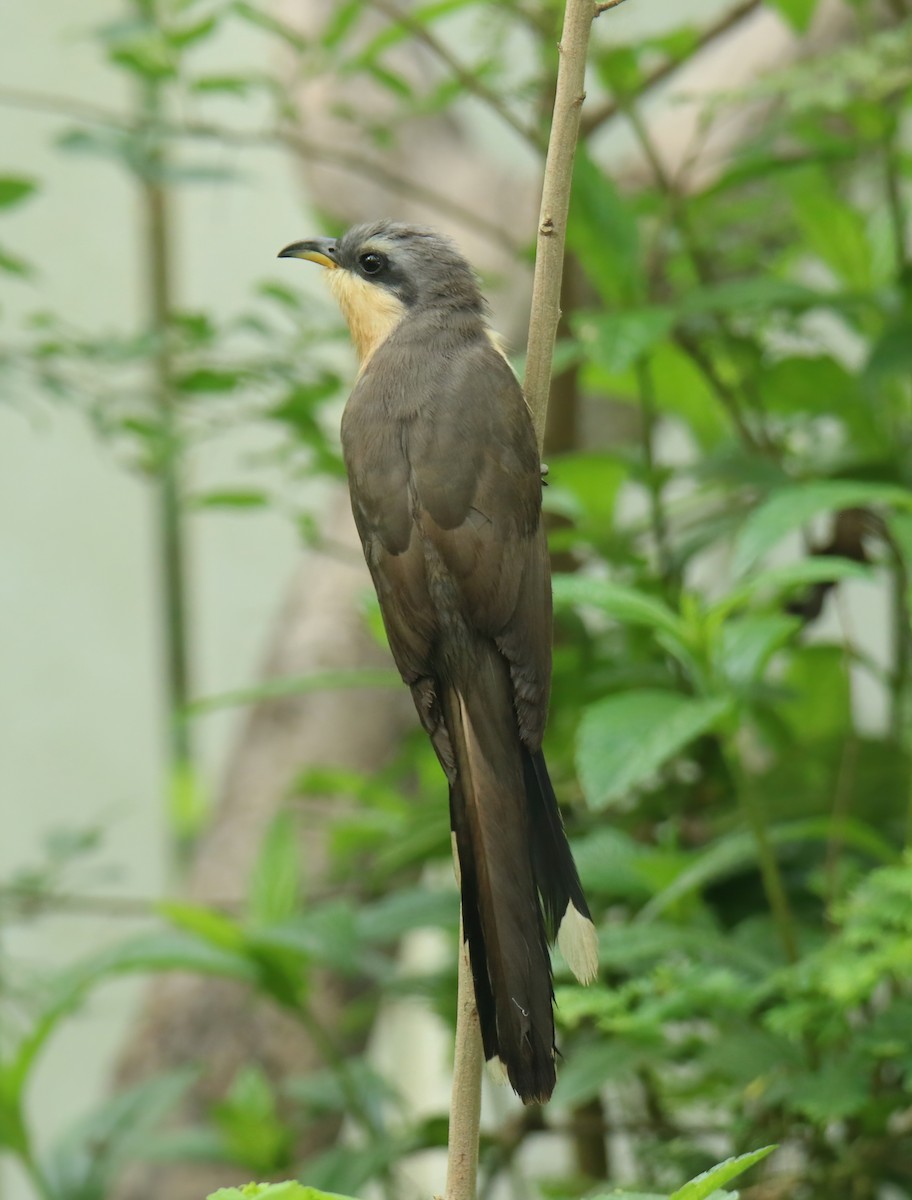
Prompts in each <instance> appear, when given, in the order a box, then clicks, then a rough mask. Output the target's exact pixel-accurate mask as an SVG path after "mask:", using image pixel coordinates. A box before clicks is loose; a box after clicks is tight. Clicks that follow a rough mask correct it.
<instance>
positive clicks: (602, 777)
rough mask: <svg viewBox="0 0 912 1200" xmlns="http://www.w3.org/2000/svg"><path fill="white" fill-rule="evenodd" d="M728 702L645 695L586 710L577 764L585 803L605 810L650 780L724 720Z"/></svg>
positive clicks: (614, 698) (650, 692)
mask: <svg viewBox="0 0 912 1200" xmlns="http://www.w3.org/2000/svg"><path fill="white" fill-rule="evenodd" d="M730 708H731V700H730V699H729V697H727V696H719V697H715V698H713V699H709V700H694V699H692V698H691V697H689V696H682V695H679V694H678V693H676V692H664V691H653V690H643V691H636V692H622V693H619V694H618V695H614V696H608V697H607V698H606V699H604V700H601V701H599V702H598V703H597V704H594V705H592V706H591V707H590V708H588V709H586V711H585V713H584V714H583V719H582V721H581V722H580V728H579V738H578V743H577V753H576V762H577V768H578V770H579V776H580V782H581V783H582V786H583V791H584V792H585V793H586V797H587V799H588V800H589V803H590V804H592V805H593V806H594V807H595V808H605V807H607V806H608V805H609V804H611V803H612V802H613V801H617V800H620V799H622V798H623V797H624V796H626V795H627V793H628V792H630V791H632V790H633V789H634V788H637V787H640V786H642V785H643V784H644V783H646V782H647V781H648V780H649V779H651V778H652V777H653V776H654V775H655V774H656V773H657V772H658V771H659V770H661V768H662V767H663V766H665V764H666V763H667V762H668V761H669V759H671V758H673V757H674V756H675V755H676V754H679V753H680V752H681V751H682V750H683V749H684V748H685V747H686V746H687V745H688V744H689V743H690V742H692V741H693V740H694V739H695V738H697V737H700V736H702V735H703V734H705V733H708V732H709V730H710V729H712V728H714V727H715V726H717V725H718V724H719V723H720V721H721V720H722V719H723V718H724V717H725V716H726V715H727V714H728V712H729V710H730Z"/></svg>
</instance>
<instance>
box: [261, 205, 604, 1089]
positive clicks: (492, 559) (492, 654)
mask: <svg viewBox="0 0 912 1200" xmlns="http://www.w3.org/2000/svg"><path fill="white" fill-rule="evenodd" d="M279 257H280V258H298V259H304V260H306V261H310V262H313V263H317V264H319V265H321V266H322V267H324V268H326V276H325V278H326V279H327V281H328V283H329V287H330V290H331V292H332V293H333V294H334V296H335V298H336V300H337V301H338V304H339V307H340V309H341V311H342V315H343V317H344V318H345V320H346V322H347V324H348V327H349V331H350V334H351V338H352V341H353V342H354V346H355V350H356V352H357V356H358V359H359V366H358V372H357V376H356V379H355V383H354V387H353V390H352V392H351V395H350V397H349V399H348V401H347V403H346V405H345V409H344V412H343V416H342V425H341V441H342V453H343V458H344V461H345V466H346V471H347V474H348V481H349V491H350V495H351V505H352V512H353V514H354V519H355V524H356V526H357V529H358V534H359V536H360V538H361V544H362V547H363V550H364V557H365V559H366V561H367V566H368V568H369V571H370V574H371V577H372V579H373V583H374V587H375V589H376V593H377V597H378V600H379V605H380V611H381V614H382V617H383V622H384V626H385V628H386V633H387V638H388V640H389V645H390V649H391V650H392V654H393V658H394V659H395V662H396V665H397V667H398V670H399V673H400V675H401V676H402V679H403V680H404V682H405V683H406V684H407V685H408V686H409V688H411V692H412V697H413V700H414V703H415V707H416V708H417V710H418V716H419V719H420V721H421V724H422V725H423V727H424V729H425V731H426V732H427V734H428V736H429V737H430V740H431V743H432V745H433V748H434V750H435V752H436V755H437V758H438V760H439V762H440V765H441V767H442V768H443V771H444V773H445V775H446V778H447V781H448V785H449V805H450V824H451V829H452V835H453V840H454V843H455V858H456V863H457V868H458V869H457V874H458V877H459V888H460V894H461V904H462V920H463V936H464V938H465V941H466V943H467V946H468V954H469V961H470V965H471V971H472V978H473V984H474V991H475V1002H476V1008H477V1012H478V1019H479V1026H480V1031H481V1039H482V1046H483V1049H484V1054H485V1058H486V1059H487V1060H488V1062H489V1065H491V1067H492V1068H493V1070H494V1071H495V1074H496V1073H497V1072H499V1073H500V1074H501V1075H503V1074H505V1075H506V1078H507V1079H508V1080H509V1082H510V1084H511V1085H512V1087H513V1089H514V1091H515V1092H516V1093H517V1094H518V1095H519V1097H520V1098H521V1099H522V1101H523V1102H524V1103H526V1104H529V1103H534V1102H537V1103H544V1102H545V1101H546V1100H548V1099H549V1098H550V1096H551V1093H552V1091H553V1089H554V1086H555V1082H556V1069H555V1055H556V1047H555V1031H554V1012H553V1001H554V994H553V983H552V974H551V961H550V955H549V949H548V944H549V942H553V941H554V940H555V939H556V940H557V943H558V945H559V947H560V950H561V953H562V954H563V957H564V959H565V961H566V962H567V964H568V966H569V967H570V969H571V970H572V972H573V973H574V975H575V976H576V977H577V979H579V980H580V981H581V982H583V983H589V982H591V981H592V980H593V979H594V978H595V976H596V974H597V970H598V940H597V936H596V930H595V926H594V924H593V921H592V917H591V914H590V911H589V907H588V905H587V903H586V898H585V896H584V893H583V888H582V885H581V883H580V879H579V874H578V872H577V869H576V865H575V863H574V860H573V855H572V853H571V850H570V846H569V844H568V841H567V837H566V833H565V831H564V826H563V822H562V819H561V814H560V810H559V808H558V804H557V800H556V797H555V793H554V789H553V786H552V784H551V780H550V777H549V775H548V769H547V766H546V763H545V759H544V756H543V753H542V737H543V734H544V730H545V723H546V719H547V711H548V701H549V693H550V686H551V638H552V628H551V625H552V619H551V577H550V567H549V560H548V552H547V545H546V541H545V533H544V527H543V524H542V486H543V476H542V471H543V468H542V464H541V461H540V457H539V450H538V445H537V441H536V437H535V432H534V428H533V424H532V419H531V415H530V412H529V408H528V405H527V403H526V400H525V397H524V395H523V392H522V388H521V386H520V384H519V381H518V379H517V377H516V375H515V373H514V371H513V369H512V367H511V366H510V364H509V361H508V360H507V358H506V355H505V353H504V351H503V349H502V344H501V342H500V339H499V338H498V336H497V335H496V334H495V333H494V331H493V330H492V328H491V327H490V325H489V322H488V317H487V306H486V303H485V300H484V298H483V296H482V294H481V291H480V288H479V284H478V281H477V278H476V276H475V273H474V271H473V269H472V267H471V266H470V264H469V263H468V261H467V260H466V258H465V257H464V256H463V254H462V253H461V252H460V251H459V249H458V248H457V246H456V245H455V243H454V242H453V241H451V240H450V239H449V238H448V237H446V236H444V235H443V234H441V233H438V232H436V231H435V230H433V229H430V228H427V227H424V226H416V225H411V224H404V223H400V222H395V221H390V220H383V221H378V222H374V223H371V224H363V225H357V226H355V227H354V228H351V229H349V230H348V232H346V233H345V234H344V235H343V236H341V237H340V238H325V237H321V238H314V239H311V240H308V241H301V242H294V243H292V244H291V245H288V246H286V247H285V248H284V249H283V250H282V251H281V252H280V254H279Z"/></svg>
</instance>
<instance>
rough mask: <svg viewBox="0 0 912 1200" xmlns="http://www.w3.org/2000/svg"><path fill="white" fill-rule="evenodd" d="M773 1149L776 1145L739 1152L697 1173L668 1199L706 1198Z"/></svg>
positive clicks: (698, 1199) (692, 1199)
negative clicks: (733, 1156)
mask: <svg viewBox="0 0 912 1200" xmlns="http://www.w3.org/2000/svg"><path fill="white" fill-rule="evenodd" d="M775 1149H777V1147H776V1146H764V1147H763V1149H762V1150H752V1151H751V1152H750V1153H749V1154H739V1155H738V1156H737V1157H736V1158H727V1159H726V1160H725V1162H722V1163H719V1164H718V1166H715V1167H711V1168H710V1169H709V1170H708V1171H704V1172H703V1174H702V1175H698V1176H697V1177H696V1179H691V1181H690V1183H685V1184H684V1186H683V1187H682V1188H678V1190H677V1191H676V1192H672V1194H671V1196H669V1198H668V1200H708V1198H709V1197H710V1196H711V1195H712V1194H713V1192H715V1191H717V1190H718V1189H719V1188H720V1187H721V1186H722V1184H723V1183H729V1182H730V1181H731V1180H732V1179H737V1177H738V1176H739V1175H743V1174H744V1172H745V1171H747V1170H748V1169H749V1168H750V1167H752V1166H754V1164H755V1163H758V1162H760V1160H761V1159H763V1158H766V1156H767V1155H768V1154H772V1152H773V1151H774V1150H775Z"/></svg>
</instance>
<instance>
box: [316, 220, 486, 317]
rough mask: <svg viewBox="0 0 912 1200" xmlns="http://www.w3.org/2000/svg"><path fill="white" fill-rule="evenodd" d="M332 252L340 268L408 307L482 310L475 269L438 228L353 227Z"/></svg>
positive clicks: (380, 223)
mask: <svg viewBox="0 0 912 1200" xmlns="http://www.w3.org/2000/svg"><path fill="white" fill-rule="evenodd" d="M333 251H334V252H333V257H334V258H335V260H336V262H337V263H338V264H339V266H340V267H342V268H343V269H344V270H347V271H351V272H352V273H353V274H355V275H359V276H361V277H362V278H363V279H366V280H367V281H369V282H370V283H375V284H377V285H378V286H380V287H384V288H386V289H387V290H389V291H391V292H392V293H393V294H394V295H395V296H397V297H398V299H399V300H400V301H401V302H402V303H403V304H404V305H405V307H406V308H427V307H431V306H435V307H436V306H445V307H448V308H449V307H452V308H461V309H469V310H471V311H473V312H477V313H482V312H483V311H484V300H483V298H482V295H481V292H480V291H479V288H478V282H477V280H476V278H475V273H474V271H473V270H472V268H471V267H470V266H469V264H468V262H467V261H466V260H465V258H464V257H463V256H462V254H460V252H459V250H458V249H457V248H456V246H455V244H454V243H453V242H452V241H451V240H450V239H449V238H448V237H446V236H444V234H442V233H438V232H437V231H436V230H434V229H429V228H427V227H426V226H422V225H407V224H404V223H402V222H397V221H375V222H372V223H370V224H367V225H355V226H353V227H352V228H351V229H349V230H348V232H347V233H345V234H343V235H342V237H341V238H339V239H338V240H337V242H336V243H335V246H334V247H333Z"/></svg>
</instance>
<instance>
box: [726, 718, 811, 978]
mask: <svg viewBox="0 0 912 1200" xmlns="http://www.w3.org/2000/svg"><path fill="white" fill-rule="evenodd" d="M723 754H724V758H725V763H726V766H727V767H728V772H729V775H730V776H731V779H732V782H733V783H734V785H735V791H736V793H737V797H738V802H739V804H740V805H741V812H742V814H743V816H744V819H745V821H746V822H747V825H748V827H749V828H750V831H751V833H752V834H753V837H754V842H755V844H756V847H757V861H758V863H759V865H760V878H761V879H762V881H763V891H764V894H765V896H766V901H767V904H768V905H769V907H770V912H771V914H772V917H773V924H774V925H775V926H776V931H777V932H778V934H779V940H780V941H781V943H782V949H783V951H784V952H785V957H786V960H787V961H788V962H790V963H794V962H797V961H798V938H797V934H796V931H795V917H794V914H793V913H792V907H791V904H790V903H789V898H788V892H787V891H786V889H785V883H784V882H783V879H782V873H781V872H780V870H779V863H778V862H777V861H776V853H775V851H774V850H773V847H772V844H771V842H770V840H769V833H768V830H767V826H766V814H765V813H764V811H763V806H762V804H761V802H760V799H759V797H758V796H757V792H756V788H755V787H754V781H753V780H752V779H751V778H750V776H749V775H748V774H747V772H746V771H745V770H744V769H743V766H742V763H741V756H740V754H739V752H738V747H737V746H736V745H735V744H734V741H733V740H732V741H731V742H729V744H728V745H726V746H724V747H723Z"/></svg>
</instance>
